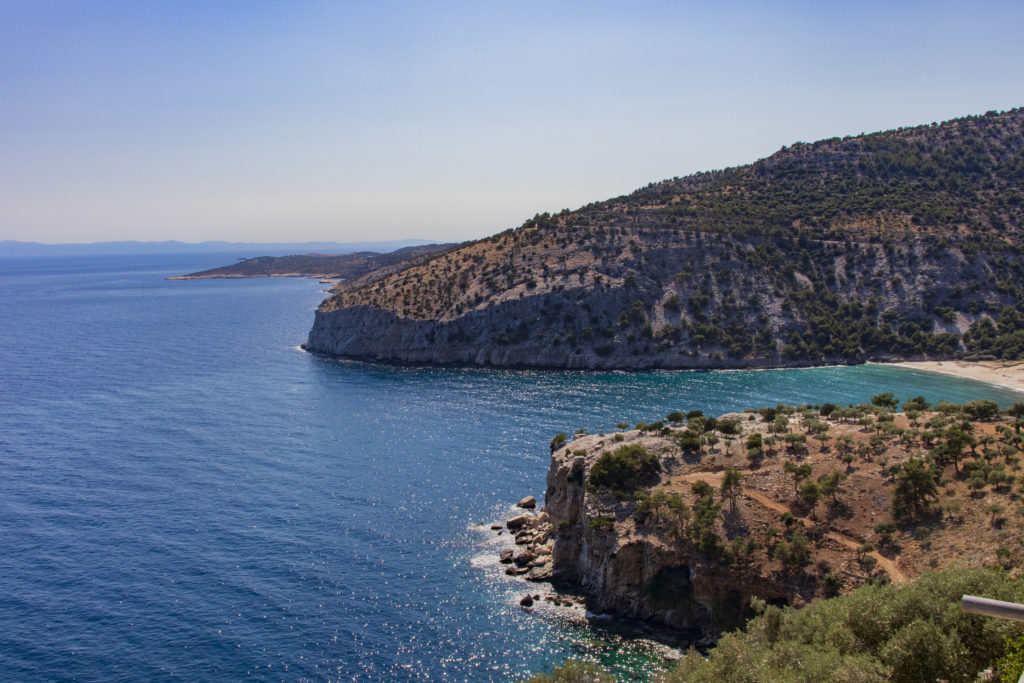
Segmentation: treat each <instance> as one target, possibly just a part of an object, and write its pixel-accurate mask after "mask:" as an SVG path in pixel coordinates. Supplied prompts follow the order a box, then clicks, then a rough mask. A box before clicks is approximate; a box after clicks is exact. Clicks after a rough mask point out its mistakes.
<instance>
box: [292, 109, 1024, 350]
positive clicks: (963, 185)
mask: <svg viewBox="0 0 1024 683" xmlns="http://www.w3.org/2000/svg"><path fill="white" fill-rule="evenodd" d="M1022 230H1024V110H1021V109H1014V110H1011V111H1008V112H1004V113H996V112H990V113H988V114H986V115H984V116H974V117H966V118H962V119H956V120H954V121H949V122H946V123H942V124H932V125H925V126H918V127H913V128H904V129H899V130H895V131H886V132H881V133H873V134H870V135H861V136H856V137H848V138H841V139H840V138H833V139H828V140H821V141H818V142H815V143H809V144H808V143H796V144H794V145H792V146H789V147H785V148H783V149H782V150H780V151H779V152H777V153H776V154H773V155H772V156H770V157H768V158H767V159H762V160H760V161H757V162H755V163H753V164H750V165H747V166H740V167H735V168H729V169H724V170H720V171H712V172H707V173H698V174H695V175H692V176H689V177H686V178H673V179H670V180H665V181H662V182H659V183H652V184H650V185H648V186H647V187H644V188H641V189H639V190H636V191H635V192H633V193H631V194H628V195H623V196H621V197H617V198H613V199H609V200H606V201H601V202H595V203H593V204H589V205H587V206H584V207H582V208H580V209H578V210H576V211H568V210H566V211H563V212H561V213H558V214H555V215H549V214H538V215H537V216H535V217H534V218H532V219H530V220H528V221H526V222H525V223H524V224H523V225H522V226H520V227H518V228H515V229H511V230H506V231H504V232H502V233H499V234H497V235H494V236H492V237H489V238H486V239H483V240H479V241H476V242H472V243H467V244H464V245H461V246H460V247H458V248H455V249H452V250H451V251H448V252H445V253H444V254H440V255H437V256H435V257H434V258H431V259H428V260H425V261H423V262H421V263H418V264H416V265H412V266H410V267H408V268H403V269H400V270H398V271H397V272H393V273H390V274H387V275H385V276H375V277H373V276H371V277H368V278H366V279H356V280H352V281H350V282H346V283H343V284H341V285H339V286H337V287H336V288H334V290H333V292H334V295H333V296H332V297H331V298H329V299H328V300H326V301H324V302H323V304H321V306H320V308H319V310H318V311H317V316H316V320H315V322H314V325H313V328H312V330H311V331H310V334H309V339H308V341H307V343H306V347H307V348H308V349H310V350H313V351H319V352H324V353H330V354H337V355H344V356H355V357H368V358H374V359H378V360H389V361H404V362H425V363H437V364H463V365H491V366H534V367H565V368H654V367H664V368H715V367H779V366H792V365H808V364H818V363H856V362H862V361H864V360H896V359H943V358H951V357H954V356H965V355H966V356H968V357H1003V358H1011V357H1012V358H1016V357H1021V355H1022V354H1024V316H1022V315H1021V310H1022V304H1024V284H1022V283H1024V258H1022V254H1021V250H1020V246H1021V237H1022Z"/></svg>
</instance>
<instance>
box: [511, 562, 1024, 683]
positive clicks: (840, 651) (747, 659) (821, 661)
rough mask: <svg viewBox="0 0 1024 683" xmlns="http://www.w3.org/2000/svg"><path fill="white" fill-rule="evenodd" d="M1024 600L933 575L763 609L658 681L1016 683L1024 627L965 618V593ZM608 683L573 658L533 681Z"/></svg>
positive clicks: (955, 576) (1000, 587) (951, 575)
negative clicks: (991, 681)
mask: <svg viewBox="0 0 1024 683" xmlns="http://www.w3.org/2000/svg"><path fill="white" fill-rule="evenodd" d="M965 594H967V595H982V596H986V597H990V598H993V599H999V600H1008V601H1019V600H1021V599H1024V582H1022V581H1021V580H1020V579H1019V578H1018V579H1014V578H1011V577H1010V576H1009V575H1007V574H1006V573H1005V572H1001V571H997V570H992V569H964V568H952V569H947V570H944V571H937V572H929V573H927V574H925V575H923V576H921V577H920V578H919V579H918V580H917V581H915V582H914V583H912V584H909V585H906V586H899V587H897V586H892V585H887V586H882V585H869V586H862V587H861V588H858V589H857V590H856V591H854V592H853V593H850V594H849V595H843V596H839V597H836V598H832V599H828V600H819V601H816V602H814V603H813V604H811V605H809V606H807V607H804V608H802V609H794V608H791V607H785V608H780V607H776V606H772V605H766V604H764V603H760V604H758V605H757V609H758V610H759V611H760V614H759V616H757V617H755V618H754V619H752V620H751V621H750V622H749V623H748V624H747V627H746V629H745V630H743V631H734V632H732V633H728V634H726V635H725V636H723V637H722V638H721V640H719V641H718V644H717V645H716V647H715V648H714V649H713V650H711V652H710V653H709V654H708V656H707V658H704V657H702V656H701V655H700V654H699V653H697V652H696V651H694V650H692V649H691V650H690V651H689V652H688V653H687V655H686V657H684V658H683V659H682V660H681V661H680V662H679V664H678V665H676V666H675V667H674V668H673V669H672V670H671V671H669V672H668V673H667V674H666V675H665V676H663V677H662V678H661V679H660V680H661V683H676V682H677V681H678V682H680V683H681V682H682V681H687V682H691V681H692V682H693V683H700V682H701V681H709V682H713V683H720V682H721V681H729V682H730V683H746V682H748V681H749V682H750V683H760V682H761V681H773V682H774V681H778V682H779V683H804V682H806V683H824V682H827V681H834V682H836V683H839V682H842V683H850V682H852V681H856V682H860V683H869V682H874V681H878V682H882V681H896V682H897V683H914V682H916V681H937V680H942V681H950V682H951V683H953V682H967V681H974V680H978V676H979V674H980V673H981V672H983V671H985V670H986V669H994V674H995V676H996V678H995V680H1011V681H1016V680H1017V677H1018V676H1019V675H1020V667H1019V666H1017V664H1016V661H1015V660H1013V659H1011V658H1004V654H1005V653H1007V652H1008V651H1013V649H1014V645H1015V640H1014V639H1015V638H1016V637H1019V636H1020V635H1021V634H1022V633H1024V624H1020V623H1019V622H1012V621H1006V620H1002V619H995V618H991V617H982V616H977V615H971V614H967V613H965V612H963V611H962V610H961V608H960V598H961V596H962V595H965ZM609 680H614V678H613V677H611V676H609V675H608V674H607V673H604V672H602V671H601V670H600V669H599V668H598V667H596V666H594V665H593V664H584V663H581V662H574V661H569V662H566V663H565V664H564V665H562V666H560V667H555V669H554V670H553V671H552V672H551V674H540V675H538V676H535V677H534V678H532V679H530V683H540V682H541V681H548V682H551V683H555V682H559V681H575V682H578V683H585V682H587V681H609Z"/></svg>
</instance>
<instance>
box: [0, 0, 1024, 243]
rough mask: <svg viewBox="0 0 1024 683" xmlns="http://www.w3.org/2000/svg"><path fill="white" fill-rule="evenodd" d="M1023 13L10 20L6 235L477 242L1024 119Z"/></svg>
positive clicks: (106, 10)
mask: <svg viewBox="0 0 1024 683" xmlns="http://www.w3.org/2000/svg"><path fill="white" fill-rule="evenodd" d="M1021 26H1024V3H1020V2H986V1H984V0H979V1H977V2H970V3H967V2H942V1H941V0H938V1H929V2H923V1H922V2H900V1H899V0H889V1H887V2H856V1H853V0H851V1H849V2H838V1H830V0H815V1H799V2H797V1H794V2H786V1H784V0H783V1H777V2H770V3H769V2H763V1H761V2H755V1H752V0H751V1H748V2H730V1H728V0H725V1H719V2H706V3H697V2H683V1H679V2H654V1H652V2H639V1H633V2H631V1H627V0H620V1H619V2H602V1H601V0H589V1H587V2H554V1H553V0H547V1H546V2H530V1H528V0H524V1H518V0H517V1H516V2H508V1H507V0H506V1H505V2H488V1H485V0H475V1H472V2H444V1H438V2H388V1H387V0H379V1H374V2H343V1H341V0H335V1H331V2H327V1H324V2H319V1H316V0H307V1H302V0H281V1H279V2H264V1H260V0H238V1H226V0H225V1H217V0H202V1H200V0H173V1H166V2H162V1H160V0H146V1H137V0H124V1H113V0H111V1H106V2H103V1H97V0H65V1H63V2H53V1H51V0H0V102H2V105H0V239H15V240H29V241H40V242H54V243H56V242H92V241H104V240H167V239H177V240H182V241H202V240H229V241H249V242H256V241H300V240H301V241H304V240H310V241H312V240H322V241H338V242H348V241H356V240H367V239H372V240H385V239H406V238H422V239H432V240H443V241H450V240H463V239H472V238H477V237H483V236H486V235H490V234H493V233H495V232H498V231H500V230H504V229H506V228H509V227H512V226H515V225H519V224H520V223H522V222H523V221H524V220H525V219H527V218H529V217H530V216H532V215H534V214H535V213H538V212H543V211H551V212H554V211H559V210H561V209H563V208H570V209H572V208H577V207H579V206H582V205H585V204H587V203H589V202H591V201H597V200H601V199H606V198H608V197H613V196H618V195H621V194H625V193H628V192H631V191H632V190H634V189H636V188H638V187H641V186H644V185H646V184H648V183H649V182H653V181H658V180H662V179H664V178H671V177H673V176H684V175H688V174H690V173H694V172H697V171H704V170H711V169H716V168H723V167H727V166H735V165H739V164H745V163H750V162H752V161H754V160H756V159H759V158H763V157H765V156H768V155H770V154H771V153H773V152H775V151H777V150H778V149H779V148H780V147H782V146H783V145H788V144H792V143H793V142H796V141H813V140H816V139H821V138H827V137H834V136H842V135H853V134H858V133H861V132H871V131H875V130H885V129H890V128H896V127H900V126H907V125H915V124H921V123H931V122H933V121H942V120H946V119H949V118H954V117H958V116H964V115H968V114H981V113H984V112H986V111H988V110H993V109H995V110H1004V109H1010V108H1013V107H1017V106H1022V105H1024V40H1021V38H1020V27H1021Z"/></svg>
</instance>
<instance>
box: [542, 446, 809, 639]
mask: <svg viewBox="0 0 1024 683" xmlns="http://www.w3.org/2000/svg"><path fill="white" fill-rule="evenodd" d="M602 441H603V440H602V439H600V438H599V437H595V436H590V437H584V438H583V439H580V440H577V441H576V442H574V443H573V447H572V449H566V448H563V449H561V450H559V451H557V452H555V453H554V454H552V458H551V466H550V469H549V470H548V476H547V490H546V493H545V501H546V505H545V508H544V509H545V512H546V513H547V516H548V521H549V523H550V525H551V526H552V528H553V529H554V530H555V535H554V543H553V545H552V571H551V580H552V581H553V582H554V583H556V584H559V583H560V584H565V585H567V586H571V587H573V588H575V589H577V590H581V591H582V592H584V593H586V594H587V595H588V600H587V605H588V609H590V610H591V611H592V612H597V613H605V614H611V615H615V616H617V617H622V618H627V619H638V620H642V621H644V622H646V623H648V624H651V625H656V626H662V627H668V628H670V629H676V630H683V631H687V632H690V633H691V634H694V633H696V632H700V633H702V634H703V635H705V636H708V637H712V638H713V637H715V636H716V635H717V634H718V633H720V632H722V631H723V630H726V629H730V628H735V627H738V626H741V625H742V624H743V623H744V622H745V621H746V619H747V618H748V617H749V616H751V614H752V612H751V608H750V599H751V598H752V597H758V598H761V599H763V600H765V601H766V602H768V603H773V604H787V603H794V602H796V603H799V602H801V601H802V600H803V596H802V595H801V592H800V590H799V589H798V588H797V587H796V586H794V585H793V584H792V583H790V582H787V581H784V580H780V577H779V576H777V575H776V574H774V573H773V572H771V571H768V570H767V568H766V567H764V566H761V565H758V564H753V565H747V566H737V565H725V564H724V563H723V562H721V560H720V556H719V554H718V553H708V552H704V551H702V550H700V548H699V547H698V546H697V545H696V544H694V543H691V542H687V541H679V542H671V543H667V542H665V539H664V538H662V537H660V536H659V535H657V534H644V533H639V532H638V531H637V529H636V527H635V526H634V525H633V523H632V521H631V520H629V519H627V517H628V514H625V513H627V512H628V511H629V510H630V509H631V507H630V504H625V505H624V504H622V501H617V500H616V499H615V497H614V496H613V495H612V494H611V493H608V492H607V491H606V492H604V493H599V492H595V491H593V490H590V489H588V487H587V483H586V482H587V478H588V476H589V472H590V469H591V467H592V466H593V464H594V462H595V461H596V460H597V458H598V457H599V456H600V455H601V453H602V452H603V448H601V447H600V446H597V447H595V445H596V444H597V443H599V442H602ZM584 448H585V449H586V450H587V455H585V456H584V455H576V454H574V452H576V451H579V450H582V449H584ZM633 509H635V506H633ZM612 519H614V520H615V521H614V522H613V521H611V520H612ZM603 520H607V522H603Z"/></svg>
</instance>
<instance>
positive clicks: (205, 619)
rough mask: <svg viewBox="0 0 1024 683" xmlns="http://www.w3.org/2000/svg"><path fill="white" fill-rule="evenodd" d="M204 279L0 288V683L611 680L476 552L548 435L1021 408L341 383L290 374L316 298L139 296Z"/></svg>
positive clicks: (808, 375) (523, 488)
mask: <svg viewBox="0 0 1024 683" xmlns="http://www.w3.org/2000/svg"><path fill="white" fill-rule="evenodd" d="M223 258H224V257H223V255H216V254H214V255H174V256H152V255H148V256H139V257H129V256H117V257H88V258H87V257H78V258H59V259H57V258H46V259H44V258H39V259H24V260H11V259H8V260H0V382H2V385H0V386H2V387H3V391H2V392H0V547H2V549H3V552H2V553H0V625H2V628H0V669H2V670H3V671H4V672H5V677H7V678H10V679H12V680H26V681H34V680H52V679H55V678H56V679H75V680H80V681H116V680H140V679H147V680H148V679H152V680H178V679H184V680H234V679H241V678H252V679H256V680H339V679H345V680H417V679H428V678H429V679H444V680H507V679H510V678H515V677H522V676H526V675H528V674H529V673H530V672H532V671H536V670H538V669H541V668H544V667H549V666H551V665H552V664H554V663H558V662H560V661H562V660H564V659H565V658H566V657H569V656H580V655H587V654H593V653H594V652H597V653H598V655H599V656H602V657H605V658H609V659H615V655H614V652H616V651H617V647H618V646H619V645H621V644H622V641H620V640H616V638H615V636H614V635H610V634H607V633H603V632H592V631H590V630H588V629H587V628H586V627H583V626H579V625H575V624H572V623H568V622H567V621H566V620H565V619H563V618H562V617H560V616H558V614H557V613H556V612H549V611H544V610H537V611H535V612H532V613H527V612H524V611H523V610H521V609H520V608H519V607H518V605H517V598H518V596H519V595H521V594H522V593H523V592H525V590H526V587H525V584H523V583H521V582H517V581H514V580H511V579H507V578H506V577H504V576H503V575H502V574H501V573H500V571H498V568H497V567H496V566H495V565H494V562H493V558H494V554H495V553H494V551H493V544H494V543H495V540H494V538H493V536H491V535H490V534H489V533H486V532H482V531H481V530H480V529H479V528H477V527H475V526H474V525H476V524H478V523H480V522H491V521H499V520H501V519H504V517H505V516H506V515H508V514H509V513H510V512H511V508H510V505H509V504H510V503H511V502H513V501H515V500H518V499H519V498H521V497H522V496H525V495H527V494H533V495H536V496H538V498H541V497H542V496H543V489H544V478H545V474H546V470H547V463H548V442H549V441H550V439H551V437H552V436H553V435H554V434H555V433H556V432H561V431H564V432H572V431H575V430H576V429H578V428H584V429H587V430H588V431H599V430H602V429H606V430H610V429H613V428H614V425H615V423H616V422H620V421H628V422H636V421H638V420H648V421H649V420H654V419H659V418H662V417H664V416H665V415H666V414H667V413H668V412H670V411H672V410H692V409H701V410H704V411H705V412H706V413H712V414H720V413H723V412H726V411H732V410H739V409H742V408H746V407H760V406H763V405H774V404H775V403H777V402H785V403H790V404H801V403H820V402H824V401H831V402H833V403H841V404H845V403H851V402H852V403H857V402H863V401H866V400H868V399H869V398H870V397H871V396H872V395H873V394H875V393H879V392H882V391H893V392H894V393H896V395H897V396H899V397H900V398H906V397H909V396H913V395H918V394H921V395H924V396H925V397H926V398H928V399H929V400H933V401H934V400H938V399H948V400H953V401H957V402H961V401H965V400H970V399H975V398H990V399H992V400H995V401H997V402H999V403H1000V404H1001V405H1007V404H1009V403H1011V402H1013V401H1015V400H1021V394H1019V393H1017V392H1013V391H1010V390H1005V389H1001V388H998V387H994V386H990V385H986V384H982V383H979V382H972V381H967V380H961V379H958V378H953V377H947V376H942V375H936V374H930V373H923V372H915V371H912V370H906V369H902V368H894V367H886V366H874V365H872V366H857V367H843V368H812V369H800V370H781V371H763V372H643V373H619V372H607V373H586V372H537V371H511V370H480V369H438V368H417V367H400V366H385V365H377V364H368V363H358V362H351V361H339V360H335V359H330V358H324V357H319V356H315V355H311V354H307V353H304V352H302V351H301V350H300V349H299V348H298V345H299V344H300V343H301V342H302V341H303V340H304V338H305V335H306V332H307V331H308V329H309V326H310V324H311V323H312V318H313V310H314V309H315V307H316V305H317V303H319V301H320V299H321V298H322V297H323V294H322V292H321V291H320V288H321V285H318V284H317V283H316V282H314V281H310V280H304V279H284V278H272V279H265V280H202V281H175V282H168V281H165V280H164V279H163V278H165V277H166V276H168V275H176V274H180V273H182V272H190V271H195V270H199V269H202V268H207V267H212V266H215V265H219V264H221V263H222V261H223ZM602 642H612V644H613V647H611V648H610V649H608V650H602V649H601V643H602ZM644 657H645V655H644V652H643V651H640V652H639V653H638V654H637V658H638V659H637V661H640V660H644ZM648 659H650V658H649V657H648Z"/></svg>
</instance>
